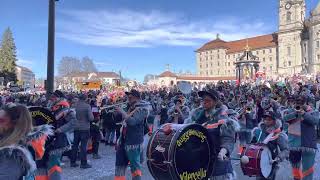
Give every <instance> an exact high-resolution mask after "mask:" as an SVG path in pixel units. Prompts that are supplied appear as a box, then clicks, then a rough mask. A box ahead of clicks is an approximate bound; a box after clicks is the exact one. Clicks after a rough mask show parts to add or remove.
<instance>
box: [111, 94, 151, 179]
mask: <svg viewBox="0 0 320 180" xmlns="http://www.w3.org/2000/svg"><path fill="white" fill-rule="evenodd" d="M133 91H135V90H132V91H131V92H130V93H133ZM134 93H136V94H134ZM134 93H133V94H132V95H136V97H137V96H139V97H140V93H139V92H137V91H135V92H134ZM149 108H150V106H149V107H147V104H146V103H145V102H143V101H141V100H140V101H138V102H136V103H135V104H134V105H131V107H129V111H128V113H129V114H130V115H129V117H127V118H126V119H124V124H123V126H122V130H121V135H120V138H119V140H118V142H117V152H116V170H115V180H125V179H126V177H125V172H126V169H127V166H128V163H130V170H131V173H132V179H133V180H141V176H142V171H141V160H142V151H143V137H144V135H145V122H146V118H147V117H148V114H149V110H150V109H149Z"/></svg>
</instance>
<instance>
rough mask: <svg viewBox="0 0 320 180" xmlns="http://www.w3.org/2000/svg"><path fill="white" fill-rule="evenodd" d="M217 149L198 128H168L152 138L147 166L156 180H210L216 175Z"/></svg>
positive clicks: (169, 125)
mask: <svg viewBox="0 0 320 180" xmlns="http://www.w3.org/2000/svg"><path fill="white" fill-rule="evenodd" d="M212 153H213V145H212V143H211V140H210V138H209V136H208V132H207V130H206V129H205V128H204V127H202V126H201V125H198V124H189V125H186V124H184V125H178V124H165V125H163V126H162V127H161V128H160V129H158V130H157V131H156V132H155V133H154V134H153V135H152V136H151V138H150V141H149V143H148V148H147V159H148V161H147V164H148V168H149V171H150V173H151V175H152V176H153V178H154V179H156V180H178V179H182V180H183V179H190V178H191V179H208V177H210V176H211V174H212V171H213V169H212V168H213V166H212V165H213V163H214V162H213V157H215V156H213V154H212Z"/></svg>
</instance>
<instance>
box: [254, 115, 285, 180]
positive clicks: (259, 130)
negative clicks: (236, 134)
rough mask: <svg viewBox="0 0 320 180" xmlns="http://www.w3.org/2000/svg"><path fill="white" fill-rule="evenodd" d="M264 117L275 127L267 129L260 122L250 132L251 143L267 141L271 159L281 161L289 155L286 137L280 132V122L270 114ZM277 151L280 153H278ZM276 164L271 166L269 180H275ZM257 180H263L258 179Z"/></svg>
mask: <svg viewBox="0 0 320 180" xmlns="http://www.w3.org/2000/svg"><path fill="white" fill-rule="evenodd" d="M265 116H269V117H271V118H272V119H273V120H274V121H275V125H274V126H271V127H268V126H266V125H265V124H264V122H261V123H260V124H259V126H258V127H256V128H254V129H253V131H252V141H251V143H262V142H263V141H265V140H266V139H268V143H267V147H268V148H269V149H270V151H271V154H272V159H273V160H274V159H277V161H278V162H280V161H283V160H285V159H286V158H287V157H288V155H289V149H288V136H287V135H286V134H285V133H284V132H283V131H282V130H281V126H282V123H281V121H280V120H278V119H275V117H274V114H273V113H272V112H270V111H269V112H266V113H265V114H264V117H265ZM271 134H272V135H271ZM269 135H270V136H269ZM278 149H279V150H280V151H278ZM278 162H275V163H274V164H273V165H272V167H273V169H272V172H271V175H270V176H269V179H271V180H275V176H276V172H277V170H278V166H277V164H278ZM258 179H265V178H263V177H258Z"/></svg>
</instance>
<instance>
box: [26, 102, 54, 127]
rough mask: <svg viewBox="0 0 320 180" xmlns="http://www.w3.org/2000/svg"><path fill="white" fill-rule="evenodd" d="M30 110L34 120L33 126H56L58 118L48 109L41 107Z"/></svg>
mask: <svg viewBox="0 0 320 180" xmlns="http://www.w3.org/2000/svg"><path fill="white" fill-rule="evenodd" d="M28 109H29V112H30V114H31V117H32V120H33V126H40V125H44V124H50V125H54V123H55V121H56V118H55V117H54V115H53V114H52V113H51V111H49V110H48V109H46V108H43V107H39V106H32V107H29V108H28Z"/></svg>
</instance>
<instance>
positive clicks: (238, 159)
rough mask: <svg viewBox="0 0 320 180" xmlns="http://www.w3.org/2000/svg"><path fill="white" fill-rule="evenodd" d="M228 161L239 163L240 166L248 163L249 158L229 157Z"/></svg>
mask: <svg viewBox="0 0 320 180" xmlns="http://www.w3.org/2000/svg"><path fill="white" fill-rule="evenodd" d="M229 159H230V160H234V161H240V162H241V163H242V164H248V163H249V157H248V156H242V157H240V158H235V157H230V158H229Z"/></svg>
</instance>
